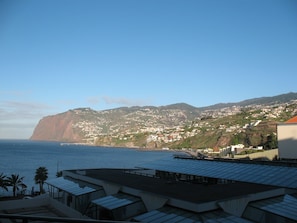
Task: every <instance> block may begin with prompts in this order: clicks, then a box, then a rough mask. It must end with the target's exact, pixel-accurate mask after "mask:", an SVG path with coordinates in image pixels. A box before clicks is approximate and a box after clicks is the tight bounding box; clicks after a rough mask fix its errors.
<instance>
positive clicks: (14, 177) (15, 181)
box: [7, 174, 27, 197]
mask: <svg viewBox="0 0 297 223" xmlns="http://www.w3.org/2000/svg"><path fill="white" fill-rule="evenodd" d="M23 180H24V177H20V176H19V175H18V174H11V176H10V177H7V181H8V185H9V186H12V191H13V196H14V197H15V196H16V192H17V191H19V190H20V188H19V187H22V189H24V188H26V187H27V186H26V184H24V183H23Z"/></svg>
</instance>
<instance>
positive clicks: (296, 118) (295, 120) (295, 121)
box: [285, 116, 297, 123]
mask: <svg viewBox="0 0 297 223" xmlns="http://www.w3.org/2000/svg"><path fill="white" fill-rule="evenodd" d="M285 123H297V116H295V117H293V118H291V119H289V120H288V121H286V122H285Z"/></svg>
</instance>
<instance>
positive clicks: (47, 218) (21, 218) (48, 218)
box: [0, 214, 131, 223]
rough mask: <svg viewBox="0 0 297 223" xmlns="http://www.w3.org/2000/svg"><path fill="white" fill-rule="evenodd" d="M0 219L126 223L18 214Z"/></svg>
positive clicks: (0, 216) (27, 222)
mask: <svg viewBox="0 0 297 223" xmlns="http://www.w3.org/2000/svg"><path fill="white" fill-rule="evenodd" d="M0 219H10V220H22V222H23V223H29V222H30V221H32V222H34V221H44V222H72V223H128V222H127V221H113V220H94V219H87V218H66V217H47V216H34V215H20V214H0ZM0 222H1V220H0ZM130 223H131V222H130Z"/></svg>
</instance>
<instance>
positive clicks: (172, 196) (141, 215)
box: [0, 156, 297, 223]
mask: <svg viewBox="0 0 297 223" xmlns="http://www.w3.org/2000/svg"><path fill="white" fill-rule="evenodd" d="M46 184H47V186H48V190H47V192H48V195H49V196H50V199H51V200H55V201H56V202H59V203H60V205H62V204H63V205H64V206H66V207H67V208H71V209H73V210H74V211H76V212H78V213H80V214H81V216H82V217H84V218H88V219H94V220H99V221H109V222H110V221H111V222H118V221H126V222H131V221H132V222H261V223H264V222H297V212H296V210H297V164H296V163H288V162H280V161H278V162H270V161H261V162H260V161H248V160H241V161H240V160H207V159H196V158H193V157H190V156H173V157H171V158H170V157H169V158H165V159H161V160H157V161H152V162H148V163H143V164H142V165H140V166H138V167H135V168H133V169H105V168H101V169H83V170H81V169H80V170H64V171H63V176H62V177H59V178H56V179H51V180H48V181H46ZM32 200H33V199H32ZM0 205H1V203H0ZM2 206H3V207H4V205H2ZM6 211H7V210H6ZM0 212H1V208H0ZM3 212H5V208H4V209H2V213H3ZM84 221H85V222H86V221H87V220H85V219H81V222H84Z"/></svg>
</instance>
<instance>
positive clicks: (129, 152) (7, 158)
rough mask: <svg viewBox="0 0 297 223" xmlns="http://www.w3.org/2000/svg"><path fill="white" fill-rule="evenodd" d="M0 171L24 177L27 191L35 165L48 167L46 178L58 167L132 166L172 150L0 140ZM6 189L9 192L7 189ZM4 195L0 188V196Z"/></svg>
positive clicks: (52, 175)
mask: <svg viewBox="0 0 297 223" xmlns="http://www.w3.org/2000/svg"><path fill="white" fill-rule="evenodd" d="M0 152H1V158H0V173H3V174H4V175H6V176H10V175H11V174H18V175H19V176H20V177H24V181H23V182H24V183H25V184H26V185H27V188H28V191H31V188H32V187H34V188H36V189H37V190H38V188H39V187H38V185H36V184H35V182H34V176H35V171H36V169H37V168H38V167H46V168H47V169H48V179H52V178H55V177H56V173H57V172H58V171H61V170H70V169H87V168H134V167H137V165H139V164H141V163H144V162H148V161H153V160H157V159H162V158H165V157H168V156H172V155H173V154H174V153H175V152H172V151H151V150H149V151H147V150H137V149H129V148H113V147H98V146H87V145H77V144H65V143H59V142H42V141H30V140H0ZM9 193H10V192H9ZM28 193H29V192H28ZM1 195H2V196H3V195H7V192H5V191H4V190H3V189H1V188H0V196H1Z"/></svg>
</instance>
